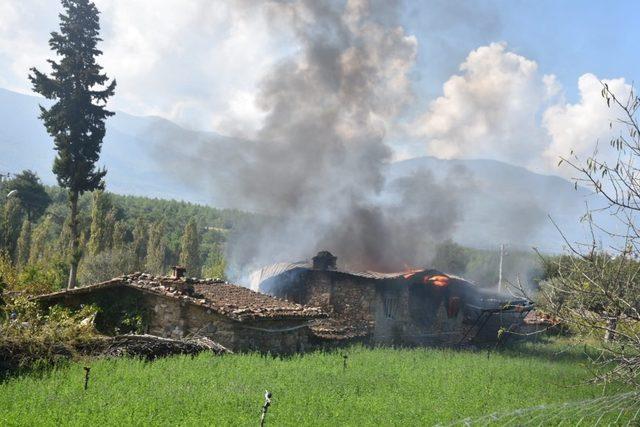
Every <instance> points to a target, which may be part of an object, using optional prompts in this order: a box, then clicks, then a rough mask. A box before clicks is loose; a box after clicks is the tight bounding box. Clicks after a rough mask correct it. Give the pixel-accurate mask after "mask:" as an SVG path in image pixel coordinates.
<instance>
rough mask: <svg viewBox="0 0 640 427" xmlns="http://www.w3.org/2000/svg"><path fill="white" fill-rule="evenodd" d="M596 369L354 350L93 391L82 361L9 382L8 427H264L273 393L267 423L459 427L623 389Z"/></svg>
mask: <svg viewBox="0 0 640 427" xmlns="http://www.w3.org/2000/svg"><path fill="white" fill-rule="evenodd" d="M345 352H346V353H347V354H348V363H347V368H346V369H345V368H344V367H343V366H344V359H343V357H342V356H343V353H345ZM585 361H586V356H585V355H583V354H581V349H571V348H568V347H567V346H566V345H565V344H548V345H545V344H528V345H524V346H522V347H517V348H515V349H513V350H509V351H506V352H503V353H492V355H491V356H490V357H489V358H487V353H486V352H484V351H483V352H472V351H454V350H438V349H412V350H409V349H389V348H378V349H365V348H361V347H352V348H348V349H344V350H341V351H335V352H314V353H310V354H306V355H302V356H294V357H291V358H284V359H280V358H271V357H263V356H260V355H258V354H248V355H230V356H223V357H216V356H212V355H210V354H202V355H200V356H197V357H195V358H192V357H182V356H180V357H171V358H166V359H160V360H157V361H155V362H153V363H146V362H144V361H140V360H135V359H117V360H100V361H95V362H93V363H92V364H91V383H90V385H89V389H88V390H87V391H86V392H83V391H82V385H83V370H82V367H83V366H85V365H83V364H73V365H71V366H68V367H64V368H60V369H57V370H55V371H53V372H51V373H50V374H49V375H46V376H44V377H42V376H37V375H31V376H24V377H21V378H17V379H14V380H10V381H8V382H7V383H5V384H4V385H0V423H4V424H7V425H14V424H21V425H34V424H41V423H42V421H43V418H42V416H43V414H46V417H47V421H50V422H52V423H56V422H57V421H58V420H65V419H67V417H68V414H73V422H74V423H76V424H78V425H114V424H123V425H211V424H213V425H258V423H259V417H260V407H261V405H262V404H263V402H264V400H263V399H264V398H263V395H264V391H265V390H269V391H270V392H272V393H273V399H272V401H273V404H272V406H271V407H270V408H269V412H268V414H267V425H274V426H307V425H313V426H317V425H322V426H324V425H327V426H334V425H363V426H366V425H383V426H391V425H408V426H413V425H434V424H436V423H444V424H448V423H450V422H453V421H457V420H460V419H463V418H465V417H474V416H481V415H485V414H489V413H491V412H503V411H513V410H516V409H519V408H527V407H531V406H536V405H542V404H552V403H560V402H566V401H574V400H582V399H587V398H593V397H597V396H601V395H602V394H603V393H605V394H607V395H614V394H617V393H619V392H620V391H621V389H620V388H619V387H617V386H615V385H613V386H612V387H611V388H609V387H608V388H606V389H604V390H603V389H602V388H601V387H598V386H596V385H593V384H589V383H588V382H587V381H586V380H587V379H588V378H589V372H588V371H587V370H585V369H584V367H583V363H584V362H585ZM616 416H617V414H616ZM614 419H615V418H614ZM569 421H570V420H569ZM568 424H573V423H571V422H569V423H568ZM602 424H603V425H606V422H603V423H602Z"/></svg>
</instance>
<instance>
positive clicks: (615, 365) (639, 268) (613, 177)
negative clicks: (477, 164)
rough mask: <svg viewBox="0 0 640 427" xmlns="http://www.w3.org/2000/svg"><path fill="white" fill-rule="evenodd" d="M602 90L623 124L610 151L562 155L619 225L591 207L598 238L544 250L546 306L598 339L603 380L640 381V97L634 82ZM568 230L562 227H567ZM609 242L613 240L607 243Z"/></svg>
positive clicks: (617, 125)
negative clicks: (626, 89)
mask: <svg viewBox="0 0 640 427" xmlns="http://www.w3.org/2000/svg"><path fill="white" fill-rule="evenodd" d="M602 97H603V98H604V101H605V102H606V103H607V105H608V106H609V108H611V109H612V110H614V112H615V116H616V117H618V119H617V120H616V121H613V122H611V123H610V128H611V129H612V130H613V129H616V130H618V129H619V130H620V132H619V134H618V135H616V136H615V137H614V138H612V139H611V141H610V147H608V151H606V152H604V151H603V152H600V151H599V149H598V147H596V149H595V150H594V152H593V154H592V155H591V156H589V157H588V158H586V159H581V158H580V157H579V156H578V155H576V154H575V153H573V152H572V153H571V155H570V156H569V157H566V158H562V159H561V160H560V163H561V164H562V163H564V164H566V165H568V166H569V167H571V168H573V170H574V171H576V172H577V177H576V178H575V184H576V186H577V185H582V186H586V187H588V188H591V189H593V190H594V191H595V192H596V194H599V195H601V196H602V197H603V198H604V200H605V201H606V205H605V206H604V207H600V208H598V210H599V211H601V212H602V211H604V212H606V213H608V214H610V215H612V216H614V217H615V218H616V219H617V220H618V221H617V222H618V223H619V224H620V227H619V230H623V231H622V232H620V231H619V230H611V229H606V228H605V227H603V226H602V224H598V223H597V221H595V220H594V216H595V215H594V213H595V212H594V210H587V213H586V215H585V216H584V218H583V220H584V222H585V223H586V224H587V225H588V227H589V230H590V231H591V241H590V242H578V243H574V242H570V241H568V239H566V238H565V242H566V245H567V251H568V253H567V254H566V255H563V256H559V257H543V259H544V261H545V263H546V264H547V272H548V273H549V274H548V275H549V276H550V277H549V279H548V280H546V281H544V282H543V283H542V284H541V286H540V291H539V294H538V300H539V301H540V304H541V306H542V308H543V309H544V310H546V311H548V312H549V313H550V314H552V315H553V316H555V317H556V318H558V319H559V320H560V321H562V322H563V323H564V324H565V325H567V326H568V327H570V328H572V329H573V330H574V331H575V332H577V333H579V334H581V336H593V337H596V338H597V339H598V341H597V342H599V344H598V347H599V349H600V350H601V352H600V354H601V357H600V358H598V359H597V360H595V362H596V363H599V364H601V365H602V367H604V368H606V369H604V370H601V371H599V376H598V377H599V378H600V379H603V380H614V379H615V380H623V381H625V382H628V383H631V384H633V385H636V386H637V385H638V384H639V381H638V373H639V372H640V247H639V244H640V229H639V227H640V223H638V215H639V214H640V166H639V165H638V161H640V128H639V126H638V121H639V120H638V108H639V107H640V98H638V96H636V94H635V92H634V91H633V90H631V91H630V93H629V94H628V96H626V97H625V98H624V99H620V98H618V97H617V96H616V94H614V93H613V92H612V91H611V89H610V88H609V86H608V85H607V84H606V83H603V88H602ZM559 231H560V232H561V230H560V229H559ZM603 240H604V241H606V242H608V243H607V245H606V246H605V245H603V244H602V243H599V242H601V241H603Z"/></svg>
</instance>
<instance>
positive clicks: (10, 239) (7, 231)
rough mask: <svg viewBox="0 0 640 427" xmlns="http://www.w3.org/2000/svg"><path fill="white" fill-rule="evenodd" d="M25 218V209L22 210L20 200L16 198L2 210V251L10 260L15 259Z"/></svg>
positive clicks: (0, 225)
mask: <svg viewBox="0 0 640 427" xmlns="http://www.w3.org/2000/svg"><path fill="white" fill-rule="evenodd" d="M24 216H25V215H24V209H22V203H20V200H19V199H18V198H16V197H11V198H9V199H8V200H7V202H6V203H5V205H4V209H3V210H2V222H1V223H0V231H1V233H0V234H1V235H2V242H0V243H1V245H2V250H3V251H4V252H5V253H6V254H7V255H8V256H9V258H10V259H14V258H15V254H16V243H17V241H18V236H19V235H20V228H21V226H22V220H23V218H24Z"/></svg>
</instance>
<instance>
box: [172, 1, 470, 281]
mask: <svg viewBox="0 0 640 427" xmlns="http://www.w3.org/2000/svg"><path fill="white" fill-rule="evenodd" d="M245 6H246V7H251V6H250V3H248V4H247V5H245ZM267 9H268V13H270V14H272V18H273V22H275V23H277V24H283V23H286V25H287V26H288V28H290V29H291V30H292V33H293V34H294V36H295V39H296V40H297V42H298V44H299V47H300V49H299V50H298V51H297V52H296V53H295V54H293V55H292V56H291V57H288V58H285V59H283V60H282V61H281V62H279V63H278V64H277V65H276V66H275V67H274V68H273V69H272V70H271V72H269V73H268V75H266V76H264V79H263V80H262V83H261V85H260V91H259V95H258V98H257V99H258V104H259V106H260V107H261V108H262V109H264V110H265V111H266V112H268V114H267V117H266V120H265V122H264V126H263V128H262V129H261V130H260V131H259V133H258V135H257V138H256V141H255V142H253V141H237V142H236V143H235V144H234V145H233V147H226V149H224V150H220V149H219V148H220V145H219V144H214V143H210V144H207V143H197V144H195V145H194V146H195V147H196V148H195V149H193V150H191V151H189V152H186V151H185V152H183V153H181V154H180V156H182V157H183V161H184V162H186V163H185V164H188V165H189V166H188V169H189V171H188V173H186V172H185V171H184V170H183V171H182V172H181V176H182V178H184V179H185V180H187V181H190V182H198V183H199V182H200V181H201V180H202V178H205V179H206V181H207V183H208V185H210V187H211V191H212V192H213V193H214V194H215V196H216V201H217V203H219V204H222V205H224V206H232V207H235V208H240V209H245V210H249V211H253V212H258V213H260V214H262V217H261V218H262V220H261V221H260V222H259V223H253V224H247V225H246V226H244V227H242V228H241V229H240V230H238V232H236V233H235V234H234V235H233V236H231V241H230V242H229V254H228V255H229V258H230V261H231V263H232V264H235V265H238V266H242V267H243V268H244V269H250V268H252V267H256V266H260V265H263V264H266V263H270V262H275V261H294V260H299V259H302V258H309V257H311V256H313V255H314V254H315V252H317V251H318V250H321V249H326V250H329V251H332V252H333V253H334V254H336V255H337V256H338V262H339V263H340V264H341V265H342V266H348V267H349V268H354V269H374V270H381V271H384V270H387V271H388V270H398V269H402V268H404V267H405V266H422V265H425V264H426V263H427V262H428V260H429V258H430V257H431V254H432V250H433V248H434V246H435V245H436V244H437V243H438V242H439V241H441V240H444V239H446V238H447V237H448V236H450V235H451V233H452V232H453V231H454V229H455V224H456V222H457V221H458V219H459V217H460V203H461V200H460V197H459V196H458V194H459V193H460V192H459V189H460V188H461V187H462V186H463V185H468V183H469V177H468V176H466V174H465V173H464V171H456V172H454V173H451V174H449V176H448V177H447V179H446V180H444V181H441V182H440V181H438V180H436V179H435V178H434V175H433V174H432V173H430V172H421V173H416V174H414V175H411V176H409V177H403V178H398V179H396V180H394V181H392V182H385V179H384V175H385V168H386V167H387V165H388V163H389V161H390V156H391V151H390V149H389V146H388V145H387V143H386V142H385V135H386V134H387V132H388V127H389V124H390V123H392V122H393V120H394V119H395V118H396V117H397V116H398V115H399V114H400V113H401V112H402V108H403V107H405V106H406V104H407V102H408V101H410V100H411V99H412V92H411V85H410V80H409V72H410V70H411V67H412V66H413V64H414V60H415V55H416V49H417V43H416V40H415V38H413V37H411V36H408V35H407V34H405V32H404V30H403V28H402V27H400V26H399V25H398V24H397V16H396V12H397V10H398V4H397V2H393V1H375V0H371V1H367V0H349V1H347V2H346V3H345V2H344V1H328V2H326V1H322V2H319V1H316V0H300V1H284V0H283V1H271V2H268V8H267ZM183 169H184V168H183ZM445 183H446V184H445Z"/></svg>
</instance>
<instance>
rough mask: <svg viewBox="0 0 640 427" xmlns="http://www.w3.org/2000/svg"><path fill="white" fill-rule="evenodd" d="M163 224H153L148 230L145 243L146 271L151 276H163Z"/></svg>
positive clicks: (164, 264)
mask: <svg viewBox="0 0 640 427" xmlns="http://www.w3.org/2000/svg"><path fill="white" fill-rule="evenodd" d="M165 229H166V226H165V222H164V221H163V220H161V221H158V222H156V223H154V224H153V225H152V226H151V228H150V229H149V239H148V241H147V271H149V273H152V274H164V273H165V270H166V263H165V260H166V257H167V239H166V236H165Z"/></svg>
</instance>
